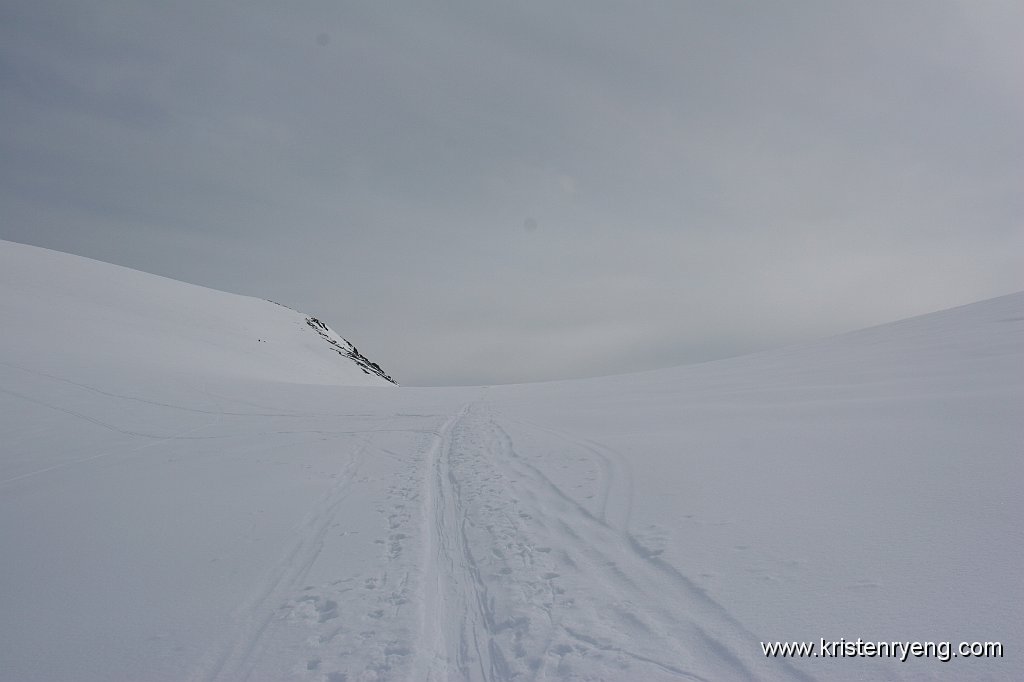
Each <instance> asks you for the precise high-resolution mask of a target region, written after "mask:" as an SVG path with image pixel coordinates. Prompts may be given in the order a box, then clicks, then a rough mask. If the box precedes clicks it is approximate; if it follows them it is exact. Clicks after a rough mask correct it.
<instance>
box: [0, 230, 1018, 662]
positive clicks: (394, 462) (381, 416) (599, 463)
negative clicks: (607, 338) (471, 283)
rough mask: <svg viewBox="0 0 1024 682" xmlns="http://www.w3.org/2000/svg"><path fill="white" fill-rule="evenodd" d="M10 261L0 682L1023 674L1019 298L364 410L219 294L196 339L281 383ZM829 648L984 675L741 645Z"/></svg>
mask: <svg viewBox="0 0 1024 682" xmlns="http://www.w3.org/2000/svg"><path fill="white" fill-rule="evenodd" d="M3 246H4V249H0V253H4V252H5V251H10V250H12V248H13V250H14V251H16V252H17V253H18V256H17V258H11V257H9V256H8V255H3V256H0V258H3V259H4V260H3V261H2V265H3V267H2V268H0V272H2V274H0V282H2V289H0V301H2V304H0V314H2V317H0V320H3V322H4V327H3V334H2V336H0V679H2V680H63V679H75V680H246V679H248V680H317V681H327V682H338V681H340V680H348V681H352V680H373V679H387V680H390V679H415V680H446V679H452V680H457V679H470V680H505V679H509V680H516V679H524V680H526V679H542V680H543V679H559V680H563V679H564V680H591V679H604V680H676V679H683V680H746V679H765V680H776V679H797V680H811V679H822V680H826V679H827V680H833V679H840V680H854V679H894V680H904V679H905V680H921V679H946V680H960V679H1020V678H1021V677H1022V676H1024V658H1022V657H1021V654H1020V651H1019V649H1020V642H1021V641H1022V639H1024V637H1022V636H1024V627H1022V618H1021V611H1020V606H1019V605H1020V604H1021V603H1024V578H1022V573H1021V570H1020V566H1021V563H1022V559H1024V556H1022V555H1024V537H1022V527H1021V519H1022V518H1024V502H1022V496H1021V494H1020V490H1019V489H1020V482H1021V480H1024V476H1022V474H1024V465H1022V458H1021V455H1022V452H1021V450H1022V444H1024V426H1022V424H1024V420H1022V419H1021V415H1022V412H1024V294H1014V295H1011V296H1005V297H1002V298H998V299H993V300H990V301H985V302H982V303H978V304H974V305H971V306H966V307H963V308H958V309H953V310H949V311H943V312H940V313H935V314H932V315H927V316H924V317H920V318H914V319H911V320H906V321H903V322H899V323H895V324H891V325H885V326H882V327H877V328H873V329H869V330H864V331H862V332H857V333H854V334H848V335H845V336H840V337H835V338H833V339H828V340H825V341H821V342H817V343H811V344H805V345H803V346H797V347H791V348H786V349H781V350H777V351H772V352H767V353H761V354H757V355H751V356H746V357H742V358H736V359H732V360H726V361H721V362H714V363H707V364H703V365H695V366H690V367H681V368H674V369H670V370H664V371H660V372H649V373H643V374H634V375H623V376H617V377H606V378H599V379H592V380H585V381H567V382H555V383H548V384H534V385H519V386H495V387H489V388H488V387H478V388H453V389H416V388H400V389H391V390H381V389H380V388H372V387H360V386H344V385H330V384H329V382H327V381H325V380H322V375H321V374H320V372H321V371H322V369H321V368H322V367H323V365H320V364H317V362H319V361H320V360H322V359H324V358H322V357H321V355H319V354H318V351H319V350H320V346H317V345H316V344H317V343H320V344H321V345H323V343H322V339H319V338H317V335H315V334H312V333H311V331H310V329H309V328H308V326H307V327H306V328H305V329H303V328H302V327H303V325H304V324H305V322H304V318H303V317H302V316H301V315H300V316H296V315H297V314H295V313H292V312H291V311H287V310H286V309H283V308H282V309H281V311H282V312H281V315H282V317H281V318H280V321H281V324H282V325H283V326H284V327H285V328H286V330H285V331H281V330H276V329H272V328H271V327H272V326H273V325H272V324H271V322H272V320H269V319H268V318H265V317H262V314H263V312H264V309H263V308H262V307H258V306H257V303H259V302H252V300H251V299H245V298H242V297H235V296H229V295H226V294H224V295H222V296H223V298H221V299H217V300H219V301H221V302H222V303H223V309H218V306H217V305H215V304H214V303H213V302H212V301H213V299H207V300H208V301H211V302H210V303H209V306H210V307H209V308H208V309H207V310H208V314H209V315H210V319H211V322H210V324H211V325H216V324H220V322H219V321H220V320H224V319H229V316H232V315H236V314H237V315H238V317H232V318H230V319H233V320H235V322H233V323H232V324H230V325H227V326H228V327H229V328H230V329H238V328H239V325H244V324H255V323H254V322H252V321H251V320H252V318H254V317H257V318H259V320H260V323H259V324H261V325H264V323H266V324H265V326H261V327H260V328H259V329H258V330H256V329H253V330H251V331H253V332H255V333H256V335H257V336H258V338H263V335H264V334H266V336H267V338H268V339H269V340H272V341H275V343H279V344H281V345H280V346H276V345H275V346H271V345H270V344H260V345H258V346H257V348H258V349H259V350H258V351H253V352H255V353H261V352H268V353H269V350H270V348H275V349H276V348H280V349H281V351H282V354H281V356H280V357H278V358H277V359H275V360H273V361H270V360H266V361H264V359H263V357H262V356H260V357H259V359H258V360H257V359H254V358H253V357H249V356H246V355H245V354H244V352H245V349H247V348H248V347H249V346H248V345H246V344H247V341H245V340H246V339H247V338H248V337H247V336H245V335H244V334H239V336H238V338H237V339H234V340H231V341H230V342H229V341H225V340H224V339H223V338H222V336H221V335H219V334H218V335H216V340H215V341H214V340H211V339H210V337H209V336H206V337H203V340H196V341H195V342H194V343H193V342H192V341H190V342H189V343H193V345H192V348H193V350H190V351H189V352H188V353H187V354H186V353H180V354H175V351H174V349H169V350H167V351H166V352H165V353H160V354H148V355H147V354H145V353H143V352H136V351H135V350H134V349H135V342H136V339H137V337H136V336H135V335H136V334H138V333H140V332H138V331H137V329H138V328H139V327H145V328H147V329H151V330H166V333H167V334H168V335H170V336H171V337H172V338H180V337H181V336H182V335H185V336H190V335H191V336H190V337H191V338H195V334H196V333H197V332H194V331H189V332H187V333H186V332H185V331H183V330H181V329H178V328H177V322H178V321H179V320H180V318H174V317H173V315H174V314H175V313H172V312H170V311H175V310H180V309H179V308H178V306H177V305H175V304H174V297H175V296H177V295H178V294H179V293H181V295H188V292H190V291H191V288H188V287H185V286H184V285H180V284H178V283H174V287H175V289H174V291H171V289H170V288H168V289H167V294H166V296H167V299H166V300H165V307H163V308H161V310H163V311H167V314H168V315H172V317H171V319H167V318H162V317H159V316H156V313H152V315H153V317H151V318H147V317H145V316H146V315H147V314H148V313H149V311H152V310H155V308H153V307H145V308H142V309H140V308H139V307H138V306H139V299H138V298H135V299H132V298H131V297H130V296H129V295H128V294H127V293H125V291H124V288H123V287H118V286H114V285H110V284H108V282H109V281H110V280H111V279H115V278H117V277H126V276H128V275H125V272H126V271H123V270H121V269H116V268H113V267H112V266H106V265H102V264H97V263H94V262H92V261H82V260H81V259H75V258H73V257H70V256H64V255H59V254H52V253H49V252H45V251H41V250H35V249H29V250H25V249H27V247H17V246H16V247H9V246H7V245H3ZM12 263H13V265H12ZM83 263H84V265H83ZM79 265H81V266H82V267H81V268H80V267H78V266H79ZM18 267H21V268H22V269H21V270H20V271H16V270H15V269H14V268H18ZM86 270H87V271H86ZM127 272H130V271H127ZM66 273H77V275H76V276H77V277H78V280H77V281H75V282H73V283H69V282H66V281H64V280H63V278H64V277H65V276H70V275H66ZM131 277H133V278H137V279H136V280H135V286H136V287H137V288H139V289H142V288H145V287H149V286H153V287H156V286H157V285H156V284H155V283H154V282H156V281H157V280H158V278H149V277H148V276H145V275H142V274H141V273H131ZM159 282H161V283H164V282H166V280H159ZM160 286H164V284H161V285H160ZM166 286H167V287H170V286H171V285H170V284H167V285H166ZM45 287H51V288H50V289H46V288H45ZM201 291H202V292H203V294H202V295H203V296H211V295H212V294H209V293H207V291H206V290H201ZM74 292H83V296H84V292H92V293H91V294H90V297H93V296H94V298H92V300H91V301H86V302H82V301H81V300H79V301H78V302H77V303H75V305H74V306H71V305H66V304H65V303H64V302H63V301H64V300H65V299H62V298H61V296H68V297H71V296H72V295H73V293H74ZM176 292H177V293H176ZM193 293H194V292H193ZM194 295H195V296H197V297H198V296H199V294H198V293H194ZM81 298H82V296H80V297H79V299H81ZM86 298H89V297H86ZM86 305H88V306H91V308H92V310H93V311H94V314H97V315H98V314H103V315H105V316H106V317H104V318H103V319H104V320H106V321H107V322H108V324H109V325H112V326H111V327H110V328H108V329H107V330H106V332H105V333H103V334H101V333H100V331H97V328H96V327H92V328H90V327H89V326H88V325H90V324H92V322H91V321H90V317H89V316H88V315H82V316H79V317H75V316H74V311H72V310H69V308H71V307H75V306H86ZM246 305H250V306H252V307H253V308H254V309H258V310H259V311H260V314H259V315H257V314H255V313H253V312H250V311H247V312H246V314H243V313H236V312H232V311H231V310H230V309H232V308H234V307H235V306H243V307H244V306H246ZM260 305H261V306H262V305H265V304H260ZM126 307H127V310H128V311H129V312H131V315H127V314H126V310H125V308H126ZM33 310H34V311H43V310H46V311H53V312H55V313H60V314H61V318H60V319H64V320H68V322H67V323H66V326H61V325H58V324H57V323H56V322H52V321H46V320H45V319H44V318H45V315H43V314H41V313H39V312H36V313H31V314H34V315H36V317H35V318H33V317H31V316H30V313H28V312H26V311H33ZM250 310H251V309H250ZM161 314H163V313H161ZM182 314H183V313H182ZM129 319H130V320H133V322H132V323H131V325H129V326H128V327H127V328H122V326H121V325H122V324H126V323H125V322H124V321H125V320H129ZM142 319H145V321H146V324H145V325H143V323H142V321H141V320H142ZM9 320H14V321H15V322H16V323H11V324H8V321H9ZM98 324H99V323H96V325H98ZM79 325H82V326H85V327H86V329H85V330H84V331H83V335H82V336H76V335H75V334H74V333H73V330H74V329H75V328H76V326H79ZM111 331H114V332H116V333H115V334H111ZM299 331H301V332H304V333H306V334H307V336H309V337H310V339H311V342H313V345H312V346H306V345H305V343H306V337H303V336H294V335H293V334H297V333H298V332H299ZM147 334H149V336H147V338H148V339H151V340H152V341H153V342H154V343H160V338H159V335H158V334H157V332H156V331H153V332H152V333H151V334H150V333H149V332H147ZM274 334H279V335H280V336H274ZM55 337H56V338H55ZM99 338H102V339H103V342H102V344H101V343H98V341H97V339H99ZM82 339H85V341H82ZM278 339H280V340H278ZM300 339H301V340H300ZM76 340H79V341H80V343H77V344H76V343H75V341H76ZM285 340H287V342H288V343H289V344H290V345H288V346H285ZM86 341H87V342H88V343H86ZM207 341H209V342H207ZM243 342H245V343H243ZM182 343H184V342H182ZM167 345H173V344H170V343H168V344H167ZM262 345H268V350H267V351H264V349H263V348H261V346H262ZM286 347H287V348H288V349H289V350H288V353H284V352H283V351H284V349H285V348H286ZM235 350H239V352H242V354H243V356H242V358H241V359H237V358H232V357H231V353H232V352H234V351H235ZM327 350H328V356H327V357H326V361H327V362H328V363H331V362H334V363H336V362H337V360H338V358H336V357H335V356H331V355H330V349H329V348H328V349H327ZM292 352H294V358H293V357H292V355H291V353H292ZM330 366H331V367H334V365H330ZM353 366H354V365H353ZM290 371H294V372H295V375H294V379H293V380H290V381H289V379H288V372H290ZM339 371H340V370H339ZM365 376H367V375H363V374H362V372H361V370H359V369H358V368H356V371H355V372H354V373H352V375H351V377H348V376H346V377H344V379H345V380H347V379H349V378H354V379H360V377H365ZM370 378H372V377H370ZM317 379H320V380H317ZM337 383H343V381H337ZM822 637H825V638H828V639H830V640H837V639H839V638H841V637H845V638H846V639H848V640H856V639H857V638H858V637H862V638H864V639H867V640H872V641H893V640H900V641H908V640H909V641H915V640H916V641H929V640H930V641H945V640H952V641H954V643H958V642H959V641H961V640H966V641H1000V642H1002V643H1003V645H1004V647H1005V654H1004V656H1003V657H1002V658H992V659H973V658H972V659H968V658H954V659H952V660H951V661H949V662H945V663H944V662H940V661H938V660H936V659H935V658H931V659H927V658H920V659H916V658H911V659H910V660H908V661H907V662H905V663H901V662H899V661H894V660H888V659H868V658H836V659H825V658H811V659H790V660H785V659H781V658H766V657H765V656H764V655H763V653H762V649H761V646H760V642H761V641H774V640H818V639H820V638H822Z"/></svg>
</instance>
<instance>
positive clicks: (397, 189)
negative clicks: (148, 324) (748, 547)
mask: <svg viewBox="0 0 1024 682" xmlns="http://www.w3.org/2000/svg"><path fill="white" fill-rule="evenodd" d="M1022 36H1024V3H1020V2H1018V1H1016V0H1009V1H1007V2H987V1H983V0H981V1H979V0H970V1H965V2H961V3H945V2H930V1H929V2H870V1H869V2H818V1H814V2H775V3H767V2H746V3H740V2H717V1H715V2H712V1H707V2H641V3H634V2H621V3H608V2H593V1H589V0H588V1H586V2H549V1H547V0H545V1H543V2H517V3H505V4H501V5H498V4H497V3H489V2H487V3H485V2H472V3H471V2H455V3H443V4H440V3H421V2H418V3H395V2H388V3H379V2H365V3H354V2H337V1H335V2H295V3H291V2H289V3H281V2H247V3H220V2H206V1H203V2H191V1H188V0H183V1H180V2H173V3H171V2H159V3H156V2H153V3H148V2H139V1H137V0H132V1H125V2H110V1H106V0H96V1H90V2H80V1H78V0H75V1H71V2H52V1H49V0H29V1H11V0H0V237H2V238H4V239H11V240H14V241H20V242H26V243H30V244H37V245H40V246H46V247H50V248H55V249H59V250H63V251H70V252H72V253H78V254H81V255H85V256H90V257H93V258H98V259H101V260H106V261H110V262H114V263H118V264H121V265H126V266H129V267H134V268H138V269H141V270H146V271H149V272H154V273H158V274H162V275H166V276H169V277H174V278H177V279H181V280H185V281H189V282H194V283H197V284H202V285H205V286H211V287H215V288H218V289H225V290H228V291H234V292H238V293H244V294H250V295H254V296H260V297H264V298H269V299H273V300H275V301H279V302H281V303H284V304H286V305H289V306H291V307H294V308H298V309H300V310H303V311H306V312H310V313H313V314H316V315H317V316H318V317H320V318H321V319H324V320H326V321H328V322H329V323H330V324H331V325H332V326H333V327H335V328H336V329H337V330H338V331H339V332H340V333H341V334H343V335H344V336H346V337H348V338H349V339H350V340H352V341H353V342H354V343H356V344H357V345H358V346H359V348H360V349H361V350H363V351H365V352H366V354H367V355H369V356H370V357H371V358H372V359H374V360H376V361H378V362H380V364H381V365H382V366H384V368H385V369H387V370H388V371H389V372H390V373H392V374H393V375H394V376H395V377H396V378H397V379H398V380H399V381H401V382H403V383H405V384H456V383H499V382H512V381H532V380H543V379H554V378H564V377H577V376H587V375H596V374H609V373H620V372H625V371H632V370H638V369H650V368H656V367H664V366H669V365H675V364H682V363H687V362H693V361H700V360H705V359H711V358H716V357H723V356H727V355H733V354H737V353H740V352H745V351H749V350H756V349H762V348H766V347H770V346H774V345H778V344H782V343H787V342H791V341H797V340H803V339H808V338H811V337H815V336H822V335H827V334H831V333H835V332H839V331H846V330H850V329H855V328H859V327H862V326H866V325H870V324H875V323H880V322H885V321H889V320H893V319H898V318H901V317H905V316H909V315H913V314H918V313H924V312H929V311H931V310H936V309H940V308H945V307H949V306H952V305H957V304H961V303H968V302H971V301H974V300H978V299H983V298H988V297H991V296H995V295H999V294H1002V293H1008V292H1011V291H1016V290H1020V289H1024V267H1022V265H1024V263H1022V256H1021V254H1024V230H1022V218H1024V192H1022V190H1024V38H1022Z"/></svg>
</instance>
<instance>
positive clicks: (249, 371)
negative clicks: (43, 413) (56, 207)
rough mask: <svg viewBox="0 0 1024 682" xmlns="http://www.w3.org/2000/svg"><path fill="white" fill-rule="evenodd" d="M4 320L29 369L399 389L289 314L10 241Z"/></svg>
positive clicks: (326, 333) (325, 332) (0, 270)
mask: <svg viewBox="0 0 1024 682" xmlns="http://www.w3.org/2000/svg"><path fill="white" fill-rule="evenodd" d="M0 320H2V322H3V325H4V328H5V333H4V339H3V347H2V350H3V358H2V359H3V360H4V361H6V362H11V363H16V364H19V365H23V366H29V367H38V368H46V367H50V368H53V367H55V366H64V367H67V368H68V369H69V371H72V372H74V371H76V370H77V368H81V367H99V366H102V367H104V368H106V369H107V370H108V371H111V372H116V373H122V372H128V371H134V370H135V369H143V370H144V369H146V368H150V367H153V366H160V368H161V371H163V372H165V373H167V374H174V375H178V374H189V375H193V376H200V377H202V376H212V375H217V376H220V375H228V376H236V377H248V378H255V379H264V380H268V381H288V382H295V383H306V384H339V385H346V386H381V385H387V384H390V383H394V382H393V381H392V380H391V379H390V377H388V376H387V375H386V374H385V373H384V372H383V371H382V370H381V369H380V367H378V366H376V365H375V364H374V363H371V362H370V361H369V360H367V359H366V358H364V357H362V355H360V354H359V353H358V351H356V349H355V347H354V346H352V344H350V343H348V341H345V340H344V339H342V338H341V337H340V336H338V335H337V334H336V333H334V332H333V331H332V330H331V329H329V328H327V327H326V325H324V324H323V323H322V322H320V321H319V320H316V318H311V317H308V316H305V315H303V314H301V313H298V312H296V311H294V310H291V309H289V308H286V307H284V306H281V305H277V304H274V303H271V302H270V301H264V300H261V299H257V298H250V297H248V296H238V295H236V294H228V293H225V292H222V291H215V290H213V289H207V288H205V287H199V286H195V285H192V284H185V283H183V282H178V281H175V280H172V279H167V278H164V277H158V276H156V275H150V274H147V273H143V272H139V271H137V270H130V269H128V268H122V267H118V266H116V265H110V264H108V263H101V262H99V261H94V260H91V259H88V258H82V257H79V256H72V255H69V254H65V253H59V252H57V251H50V250H48V249H40V248H37V247H34V246H27V245H24V244H17V243H14V242H7V241H0ZM339 355H341V356H342V357H338V356H339Z"/></svg>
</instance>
